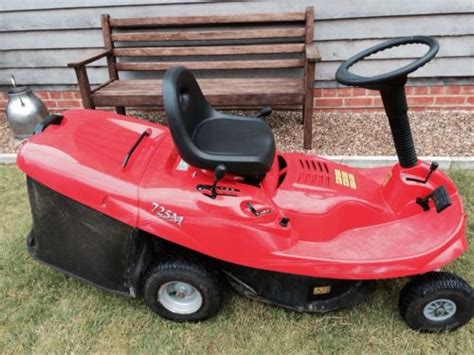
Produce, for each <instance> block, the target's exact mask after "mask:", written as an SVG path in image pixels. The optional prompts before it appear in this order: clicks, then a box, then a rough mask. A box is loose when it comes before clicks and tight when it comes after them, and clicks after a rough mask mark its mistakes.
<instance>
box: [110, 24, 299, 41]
mask: <svg viewBox="0 0 474 355" xmlns="http://www.w3.org/2000/svg"><path fill="white" fill-rule="evenodd" d="M304 35H305V29H304V28H291V27H283V28H269V29H254V30H253V29H235V30H211V31H176V32H131V33H114V34H112V41H114V42H148V41H210V40H219V39H263V38H293V37H303V36H304Z"/></svg>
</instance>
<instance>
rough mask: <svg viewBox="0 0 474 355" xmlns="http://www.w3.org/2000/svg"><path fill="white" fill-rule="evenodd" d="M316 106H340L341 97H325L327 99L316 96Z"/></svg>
mask: <svg viewBox="0 0 474 355" xmlns="http://www.w3.org/2000/svg"><path fill="white" fill-rule="evenodd" d="M315 106H316V107H321V106H322V107H335V106H342V99H337V98H327V99H324V98H323V99H320V98H317V99H316V100H315Z"/></svg>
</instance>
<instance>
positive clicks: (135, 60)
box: [102, 8, 313, 78]
mask: <svg viewBox="0 0 474 355" xmlns="http://www.w3.org/2000/svg"><path fill="white" fill-rule="evenodd" d="M308 9H309V10H307V11H306V12H298V13H275V14H243V15H227V16H192V17H149V18H122V19H113V18H110V16H108V15H103V18H102V30H103V35H104V40H105V43H106V47H107V48H110V49H112V51H113V52H112V53H113V57H112V59H110V60H109V61H110V63H109V64H111V65H112V67H113V70H115V73H117V72H119V71H130V72H137V71H145V72H148V71H164V70H167V69H168V68H170V67H172V66H177V65H184V66H186V67H188V68H189V69H194V70H205V71H209V70H210V71H212V70H216V71H222V70H228V69H235V70H246V69H258V70H260V71H266V72H268V71H270V70H280V71H281V70H286V71H288V70H289V74H288V75H290V72H291V73H293V74H291V75H297V76H299V77H301V76H302V75H303V71H304V70H303V69H304V68H305V63H306V60H305V56H304V52H305V46H306V43H308V41H307V39H308V38H309V37H310V36H309V34H308V33H307V31H313V28H312V26H308V23H309V22H308V11H313V9H312V8H308ZM186 56H188V57H189V58H186ZM196 57H197V58H196ZM109 67H110V65H109ZM295 69H297V70H296V71H295ZM298 71H299V74H298ZM216 75H217V76H218V74H216ZM257 75H259V74H257ZM115 76H116V77H117V74H116V75H115ZM111 78H112V75H111Z"/></svg>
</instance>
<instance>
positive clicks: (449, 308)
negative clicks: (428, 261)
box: [399, 272, 474, 333]
mask: <svg viewBox="0 0 474 355" xmlns="http://www.w3.org/2000/svg"><path fill="white" fill-rule="evenodd" d="M399 308H400V314H401V316H402V318H403V319H404V320H405V321H406V323H407V324H408V326H409V327H410V328H412V329H415V330H419V331H421V332H428V333H438V332H445V331H451V330H455V329H457V328H459V327H461V326H463V325H464V324H466V323H468V322H469V321H470V320H471V318H472V316H473V312H474V293H473V290H472V287H471V286H469V284H468V283H467V282H466V281H464V280H463V279H462V278H460V277H458V276H456V275H454V274H451V273H448V272H431V273H428V274H424V275H421V276H417V277H415V278H413V279H412V280H411V281H410V282H408V283H407V284H406V285H405V287H403V288H402V290H401V291H400V298H399Z"/></svg>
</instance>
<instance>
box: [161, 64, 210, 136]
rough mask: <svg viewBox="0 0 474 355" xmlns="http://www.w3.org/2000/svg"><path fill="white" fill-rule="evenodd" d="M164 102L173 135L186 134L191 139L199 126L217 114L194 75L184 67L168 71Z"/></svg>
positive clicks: (164, 81) (164, 84)
mask: <svg viewBox="0 0 474 355" xmlns="http://www.w3.org/2000/svg"><path fill="white" fill-rule="evenodd" d="M163 102H164V107H165V111H166V116H167V117H168V122H169V124H170V129H171V131H172V133H173V134H186V135H188V136H189V137H190V138H191V135H192V133H193V132H194V130H195V128H196V127H197V125H198V124H199V123H200V122H202V121H203V120H205V119H206V118H209V117H211V116H212V115H213V113H214V112H215V111H214V109H213V108H212V107H211V106H210V105H209V104H208V103H207V101H206V98H205V97H204V95H203V94H202V92H201V88H200V87H199V84H198V83H197V82H196V79H195V78H194V75H193V74H192V73H191V72H190V71H189V70H187V69H186V68H184V67H174V68H170V69H169V70H167V71H166V74H165V77H164V79H163Z"/></svg>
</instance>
